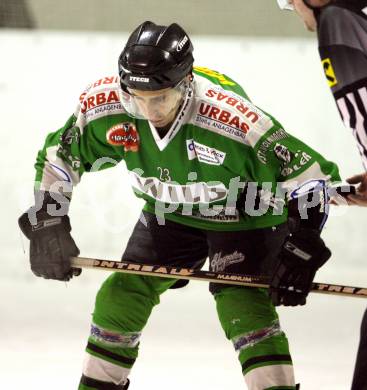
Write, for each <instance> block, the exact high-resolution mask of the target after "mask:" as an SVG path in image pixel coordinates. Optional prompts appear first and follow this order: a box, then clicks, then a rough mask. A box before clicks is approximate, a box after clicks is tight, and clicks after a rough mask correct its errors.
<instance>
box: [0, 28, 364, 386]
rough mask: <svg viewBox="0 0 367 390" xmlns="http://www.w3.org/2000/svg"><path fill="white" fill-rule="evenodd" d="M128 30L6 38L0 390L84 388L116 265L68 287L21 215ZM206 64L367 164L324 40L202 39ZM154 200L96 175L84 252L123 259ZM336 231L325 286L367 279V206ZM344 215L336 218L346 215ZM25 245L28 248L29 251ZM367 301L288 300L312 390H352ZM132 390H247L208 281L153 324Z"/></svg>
mask: <svg viewBox="0 0 367 390" xmlns="http://www.w3.org/2000/svg"><path fill="white" fill-rule="evenodd" d="M125 40H126V35H124V34H121V35H119V34H113V35H107V34H74V33H68V34H66V33H63V34H61V33H46V32H1V33H0V53H1V61H0V107H1V127H0V140H1V144H0V145H1V153H0V158H1V162H0V163H1V167H2V168H1V172H0V175H1V176H0V183H1V194H2V198H1V199H2V202H1V216H2V223H1V224H0V245H1V246H0V247H1V252H0V253H1V255H0V256H1V272H0V296H1V299H0V316H1V317H0V345H1V353H0V388H1V389H16V390H18V389H24V388H27V389H41V390H46V389H47V390H48V389H51V388H52V389H53V390H61V389H62V390H65V389H75V388H76V386H77V382H78V380H79V376H80V368H81V365H82V358H83V349H84V346H85V343H86V338H87V335H88V331H89V320H90V313H91V312H92V310H93V302H94V296H95V293H96V291H97V289H98V286H99V284H100V283H101V281H102V280H103V279H104V278H105V276H106V275H105V274H104V273H98V272H93V271H85V272H84V274H83V276H81V277H80V278H79V279H77V280H73V281H72V282H71V283H69V284H67V285H66V284H65V283H59V282H52V281H45V280H40V279H37V278H35V277H33V275H32V274H31V273H30V271H29V269H28V258H27V256H28V255H27V251H28V248H27V242H26V239H24V238H23V239H22V238H21V236H20V233H19V231H18V228H17V223H16V220H17V217H18V216H19V215H20V213H21V212H22V211H23V210H25V209H26V208H27V207H28V206H29V205H31V203H32V181H33V174H34V173H33V163H34V160H35V156H36V153H37V151H38V149H39V148H40V147H41V146H42V144H43V140H44V138H45V136H46V134H47V133H48V132H50V131H53V130H56V129H57V128H59V127H61V126H62V125H63V124H64V122H65V121H66V119H67V118H68V116H69V115H70V114H71V113H72V112H73V110H74V107H75V105H76V102H77V99H78V96H79V94H80V92H81V91H82V90H83V88H84V87H85V86H86V85H87V84H88V83H89V82H91V81H95V80H97V79H99V78H100V77H102V76H105V75H110V74H114V73H115V71H116V60H117V57H118V55H119V52H120V51H121V49H122V47H123V44H124V42H125ZM193 40H194V43H195V57H196V63H197V64H198V65H202V66H208V67H211V68H214V69H217V70H220V71H221V72H224V73H227V74H229V75H230V76H231V77H232V78H234V79H235V80H237V81H239V82H240V83H241V84H242V85H243V86H244V88H245V90H246V91H247V92H248V94H249V95H250V96H251V97H252V99H253V101H254V102H255V103H256V104H257V105H258V106H260V107H261V108H263V109H264V110H266V111H268V112H270V113H272V114H273V115H274V116H275V117H277V119H278V120H279V121H280V122H281V123H283V125H284V127H285V129H286V130H288V131H289V132H291V133H292V134H294V135H296V136H297V137H299V138H301V139H302V140H304V141H305V142H306V143H308V144H310V145H311V146H313V147H314V148H316V149H317V150H318V151H319V152H321V153H322V154H323V155H325V156H327V157H328V158H329V159H330V160H333V161H335V162H337V163H338V164H339V165H340V168H341V173H342V175H343V176H344V177H348V175H352V174H354V173H358V172H360V171H361V170H362V167H361V164H360V159H359V156H358V153H357V149H356V147H355V143H354V139H353V137H352V136H351V134H350V133H349V132H348V131H347V130H346V129H344V127H343V125H342V124H341V122H340V120H339V117H338V113H337V110H336V107H335V104H334V102H333V99H332V97H331V95H330V92H329V91H328V87H327V85H326V82H325V80H324V78H323V75H322V72H321V66H320V63H319V59H318V54H317V48H316V43H315V41H314V40H303V41H299V40H294V41H289V40H288V41H285V40H280V41H278V40H277V41H276V40H256V39H238V38H220V37H219V38H216V39H215V40H214V39H213V38H205V37H194V39H193ZM140 208H141V203H140V202H139V201H138V200H136V199H135V198H134V196H133V195H132V192H131V190H130V188H129V186H128V182H127V176H126V174H125V172H124V167H123V165H120V166H118V167H116V168H114V169H111V170H107V171H103V172H100V173H96V174H93V175H85V177H84V178H83V181H82V183H81V184H80V185H79V187H77V188H76V189H75V194H74V198H73V204H72V209H71V220H72V225H73V235H74V238H75V239H76V241H77V243H78V246H79V248H80V249H81V254H82V255H83V256H91V257H92V256H93V257H100V258H114V259H118V258H119V257H120V255H121V252H122V250H123V248H124V246H125V244H126V241H127V238H128V236H129V233H130V231H131V229H132V227H133V225H134V223H135V221H136V219H137V216H138V215H139V210H140ZM338 213H339V214H343V215H339V216H335V215H334V216H332V217H330V219H329V221H328V224H327V228H326V229H325V233H324V238H325V240H326V241H327V243H328V245H329V246H330V248H331V249H332V251H333V258H332V260H330V261H329V263H328V264H327V265H326V266H325V267H324V268H323V269H322V270H321V271H320V273H319V274H318V276H317V280H318V281H325V282H330V283H341V284H348V285H357V286H358V285H366V284H367V283H366V277H365V275H366V264H365V261H366V260H365V257H364V256H365V248H366V241H365V224H366V216H367V210H364V209H352V208H348V209H347V208H343V209H339V210H338ZM334 214H335V212H334ZM22 246H24V248H25V249H24V250H25V252H26V253H23V252H24V250H23V249H22ZM366 303H367V302H366V300H363V299H356V298H339V297H335V296H321V295H316V294H313V295H312V296H311V297H310V298H309V301H308V304H307V306H305V307H301V308H292V309H289V308H281V309H280V310H279V313H280V316H281V324H282V326H283V328H284V329H285V330H286V332H287V334H288V337H289V340H290V345H291V351H292V356H293V360H294V364H295V370H296V376H297V379H298V381H300V382H301V383H302V390H345V389H348V388H349V384H350V381H351V376H352V370H353V364H354V358H355V352H356V348H357V343H358V332H359V325H360V319H361V316H362V313H363V310H364V308H365V307H366ZM131 380H132V384H131V389H132V390H134V389H151V388H158V389H171V388H172V387H175V388H176V389H177V390H184V389H185V390H187V389H192V390H198V389H207V388H208V389H211V390H217V389H218V390H222V389H224V388H226V389H244V388H245V385H244V383H243V378H242V376H241V372H240V366H239V364H238V362H237V356H236V355H235V353H234V351H233V350H232V346H231V344H230V343H229V342H228V341H227V340H226V339H225V337H224V334H223V332H222V330H221V328H220V326H219V324H218V321H217V319H216V314H215V307H214V303H213V299H212V297H211V295H210V294H209V292H208V291H207V285H206V284H205V283H200V282H195V283H191V284H190V287H188V288H186V289H183V290H178V291H169V292H168V293H166V294H165V295H164V296H163V297H162V300H161V305H160V306H159V307H157V308H156V310H155V311H154V313H153V315H152V317H151V319H150V321H149V324H148V326H147V328H146V329H145V332H144V335H143V339H142V344H141V350H140V357H139V359H138V360H137V363H136V365H135V366H134V369H133V371H132V375H131Z"/></svg>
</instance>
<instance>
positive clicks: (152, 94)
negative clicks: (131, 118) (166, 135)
mask: <svg viewBox="0 0 367 390" xmlns="http://www.w3.org/2000/svg"><path fill="white" fill-rule="evenodd" d="M129 93H130V96H131V97H132V98H133V99H134V100H135V102H136V105H137V106H138V108H139V111H140V113H141V114H142V116H143V117H144V118H145V119H147V120H149V121H150V122H151V123H152V124H153V126H155V127H164V126H166V125H168V124H169V123H170V122H172V121H173V120H174V119H175V115H176V112H177V109H178V107H179V105H180V103H181V101H182V92H181V90H180V89H178V88H165V89H160V90H158V91H140V90H137V89H129Z"/></svg>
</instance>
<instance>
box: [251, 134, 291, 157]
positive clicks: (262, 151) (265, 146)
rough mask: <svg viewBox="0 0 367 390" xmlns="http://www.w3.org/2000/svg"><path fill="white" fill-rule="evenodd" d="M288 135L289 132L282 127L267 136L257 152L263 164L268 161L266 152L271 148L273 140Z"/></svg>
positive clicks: (278, 139)
mask: <svg viewBox="0 0 367 390" xmlns="http://www.w3.org/2000/svg"><path fill="white" fill-rule="evenodd" d="M287 137H288V135H287V133H286V132H285V131H284V130H283V129H282V128H280V129H278V130H276V131H275V132H274V133H272V134H271V135H270V136H269V137H267V138H266V139H265V140H264V141H262V142H261V144H260V146H259V149H258V151H257V153H256V155H257V158H258V159H259V161H260V162H262V163H263V164H266V163H267V162H268V160H267V156H266V154H267V152H268V150H269V149H270V147H271V145H272V144H273V142H275V141H280V140H282V139H284V138H287Z"/></svg>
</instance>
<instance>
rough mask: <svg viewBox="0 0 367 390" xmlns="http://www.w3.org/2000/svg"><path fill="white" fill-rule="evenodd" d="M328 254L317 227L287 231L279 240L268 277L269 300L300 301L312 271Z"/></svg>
mask: <svg viewBox="0 0 367 390" xmlns="http://www.w3.org/2000/svg"><path fill="white" fill-rule="evenodd" d="M330 256H331V252H330V250H329V248H327V247H326V246H325V243H324V241H323V240H322V238H321V237H320V233H319V232H318V231H317V230H314V229H300V230H299V231H297V232H295V233H293V234H292V235H290V236H289V237H288V238H287V239H286V240H285V242H284V244H283V247H282V249H281V252H280V254H279V262H278V264H277V266H276V268H275V271H274V273H273V275H272V277H271V282H270V290H269V294H270V297H271V300H272V302H273V304H274V305H276V306H278V305H284V306H297V305H304V304H305V303H306V297H307V295H308V293H309V291H310V289H311V287H312V281H313V279H314V277H315V274H316V271H317V270H318V269H319V268H320V267H321V266H322V265H323V264H324V263H326V261H327V260H328V259H329V258H330Z"/></svg>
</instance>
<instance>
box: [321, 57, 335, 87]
mask: <svg viewBox="0 0 367 390" xmlns="http://www.w3.org/2000/svg"><path fill="white" fill-rule="evenodd" d="M321 63H322V66H323V68H324V72H325V77H326V80H327V82H328V84H329V87H330V88H331V87H334V86H335V85H336V84H338V80H337V79H336V76H335V72H334V68H333V66H332V65H331V59H330V58H325V59H324V60H322V61H321Z"/></svg>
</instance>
